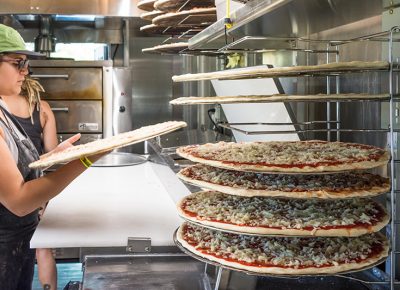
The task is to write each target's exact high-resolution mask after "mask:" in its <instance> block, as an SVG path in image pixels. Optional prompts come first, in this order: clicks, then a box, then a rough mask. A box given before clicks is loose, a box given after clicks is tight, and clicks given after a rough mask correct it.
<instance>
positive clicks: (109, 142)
mask: <svg viewBox="0 0 400 290" xmlns="http://www.w3.org/2000/svg"><path fill="white" fill-rule="evenodd" d="M183 127H186V123H185V122H182V121H170V122H164V123H159V124H156V125H151V126H145V127H142V128H140V129H137V130H133V131H129V132H124V133H120V134H118V135H115V136H111V137H108V138H105V139H99V140H96V141H93V142H89V143H86V144H80V145H76V146H72V147H69V148H67V149H65V150H63V151H60V152H56V153H53V154H50V155H47V156H46V157H44V158H42V159H40V160H37V161H35V162H32V163H31V164H29V168H46V167H49V166H52V165H54V164H59V163H64V162H68V161H72V160H76V159H79V158H81V157H85V156H91V155H95V154H99V153H103V152H108V151H111V150H113V149H116V148H121V147H125V146H128V145H132V144H136V143H139V142H142V141H145V140H147V139H150V138H154V137H156V136H159V135H163V134H166V133H169V132H172V131H175V130H178V129H180V128H183Z"/></svg>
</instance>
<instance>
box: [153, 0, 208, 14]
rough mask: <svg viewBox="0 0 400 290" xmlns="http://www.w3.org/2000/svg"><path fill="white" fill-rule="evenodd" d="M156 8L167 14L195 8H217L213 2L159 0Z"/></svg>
mask: <svg viewBox="0 0 400 290" xmlns="http://www.w3.org/2000/svg"><path fill="white" fill-rule="evenodd" d="M154 7H155V8H156V9H158V10H161V11H165V12H175V11H178V10H188V9H193V8H204V7H207V8H209V7H215V5H214V1H212V0H189V1H188V0H158V1H156V2H155V3H154Z"/></svg>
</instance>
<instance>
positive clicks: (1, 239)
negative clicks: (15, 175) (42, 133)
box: [0, 105, 42, 245]
mask: <svg viewBox="0 0 400 290" xmlns="http://www.w3.org/2000/svg"><path fill="white" fill-rule="evenodd" d="M0 110H1V111H2V112H3V114H4V115H5V116H6V117H8V120H10V121H11V122H13V123H14V124H15V126H16V127H17V128H18V130H19V131H20V132H21V133H22V134H23V135H24V136H25V137H26V139H23V140H21V139H20V138H19V137H18V135H17V133H16V132H14V129H13V128H12V127H11V125H10V124H9V123H8V120H7V119H6V120H7V122H4V121H3V119H1V118H0V122H3V124H4V125H5V127H6V128H7V129H8V130H9V132H10V133H11V136H12V138H13V139H14V142H15V144H16V146H17V148H18V164H17V167H18V169H19V171H20V172H21V175H22V177H23V178H24V181H29V180H33V179H36V178H39V177H40V176H41V175H42V171H41V170H37V169H31V168H29V167H28V165H29V164H30V163H31V162H33V161H36V160H38V159H39V154H38V153H37V151H36V148H35V146H34V145H33V143H32V142H31V140H30V139H29V138H28V136H27V134H26V133H25V131H24V129H23V128H22V127H21V125H20V124H19V123H18V121H17V120H16V119H15V118H14V116H13V115H11V114H10V113H9V112H8V111H7V110H6V109H5V108H3V107H2V106H1V105H0ZM37 224H38V210H35V211H33V212H31V213H30V214H27V215H26V216H23V217H19V216H16V215H15V214H13V213H12V212H10V211H9V210H8V209H7V208H6V207H5V206H4V205H2V204H1V203H0V245H2V244H3V245H4V243H12V242H15V241H20V240H21V239H24V238H29V239H30V237H31V236H32V234H33V231H34V230H35V228H36V226H37Z"/></svg>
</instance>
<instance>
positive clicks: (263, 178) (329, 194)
mask: <svg viewBox="0 0 400 290" xmlns="http://www.w3.org/2000/svg"><path fill="white" fill-rule="evenodd" d="M177 176H178V177H179V178H180V179H182V180H184V181H185V182H188V183H191V184H194V185H196V186H199V187H202V188H208V189H212V190H216V191H220V192H224V193H227V194H233V195H239V196H248V197H251V196H267V197H290V198H321V199H341V198H353V197H372V196H376V195H379V194H383V193H386V192H389V191H390V183H389V179H388V178H385V177H382V176H379V175H375V174H371V173H367V172H342V173H335V174H291V175H290V174H268V173H256V172H243V171H235V170H229V169H222V168H217V167H212V166H209V165H204V164H196V165H193V166H189V167H186V168H184V169H182V170H181V171H179V172H178V174H177Z"/></svg>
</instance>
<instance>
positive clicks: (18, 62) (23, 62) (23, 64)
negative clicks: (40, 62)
mask: <svg viewBox="0 0 400 290" xmlns="http://www.w3.org/2000/svg"><path fill="white" fill-rule="evenodd" d="M0 62H8V63H11V64H12V65H14V66H15V67H16V68H17V69H18V70H19V71H22V70H25V69H28V67H29V59H4V58H1V59H0Z"/></svg>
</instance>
